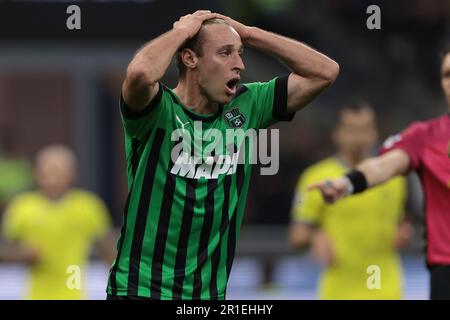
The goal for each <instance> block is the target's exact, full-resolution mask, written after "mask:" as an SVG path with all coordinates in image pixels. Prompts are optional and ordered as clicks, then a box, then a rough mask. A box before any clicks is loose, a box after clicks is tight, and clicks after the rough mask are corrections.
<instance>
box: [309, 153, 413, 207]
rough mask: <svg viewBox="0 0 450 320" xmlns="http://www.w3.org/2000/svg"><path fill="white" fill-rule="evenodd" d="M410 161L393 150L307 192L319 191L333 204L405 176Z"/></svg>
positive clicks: (310, 188)
mask: <svg viewBox="0 0 450 320" xmlns="http://www.w3.org/2000/svg"><path fill="white" fill-rule="evenodd" d="M410 161H411V160H410V158H409V156H408V154H407V153H406V152H405V151H403V150H401V149H394V150H391V151H388V152H386V153H385V154H383V155H381V156H378V157H375V158H370V159H367V160H364V161H363V162H361V164H359V165H358V166H357V167H356V170H354V171H352V172H350V173H348V174H346V175H345V176H343V177H341V178H339V179H336V180H325V181H322V182H319V183H316V184H313V185H311V186H309V187H308V190H313V189H319V190H320V191H321V193H322V196H323V198H324V199H325V201H326V202H328V203H334V202H336V201H337V200H339V199H341V198H343V197H345V196H347V195H351V194H355V193H359V192H362V191H364V190H365V189H367V188H371V187H374V186H377V185H379V184H382V183H385V182H387V181H388V180H389V179H391V178H393V177H395V176H397V175H401V174H406V173H407V172H408V171H409V167H410Z"/></svg>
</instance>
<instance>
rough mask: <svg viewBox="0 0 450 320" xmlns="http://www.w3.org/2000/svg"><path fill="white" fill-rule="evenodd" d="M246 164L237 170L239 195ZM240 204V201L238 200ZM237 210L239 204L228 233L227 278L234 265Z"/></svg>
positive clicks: (239, 166) (240, 165)
mask: <svg viewBox="0 0 450 320" xmlns="http://www.w3.org/2000/svg"><path fill="white" fill-rule="evenodd" d="M244 174H245V173H244V165H243V164H239V165H238V168H237V171H236V185H237V194H238V197H239V196H240V195H241V190H242V185H243V184H244ZM238 204H239V201H238ZM237 210H238V205H236V208H235V209H234V212H233V218H232V219H231V222H230V228H229V233H228V244H227V279H228V278H229V277H230V272H231V266H232V265H233V259H234V254H235V251H236V235H237V226H236V222H237V215H238V214H237Z"/></svg>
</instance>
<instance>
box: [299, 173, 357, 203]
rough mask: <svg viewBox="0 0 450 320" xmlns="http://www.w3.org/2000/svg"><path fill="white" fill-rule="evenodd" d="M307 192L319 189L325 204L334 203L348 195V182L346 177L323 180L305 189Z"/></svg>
mask: <svg viewBox="0 0 450 320" xmlns="http://www.w3.org/2000/svg"><path fill="white" fill-rule="evenodd" d="M306 189H307V190H308V191H311V190H314V189H319V190H320V192H321V193H322V196H323V199H324V200H325V202H326V203H335V202H336V201H338V200H339V199H342V198H344V197H345V196H347V195H348V194H350V181H349V180H348V178H347V177H341V178H338V179H335V180H324V181H321V182H318V183H315V184H312V185H310V186H308V187H307V188H306Z"/></svg>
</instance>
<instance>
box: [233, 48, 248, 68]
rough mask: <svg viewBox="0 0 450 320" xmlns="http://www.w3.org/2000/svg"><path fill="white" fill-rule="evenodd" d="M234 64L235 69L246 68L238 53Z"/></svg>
mask: <svg viewBox="0 0 450 320" xmlns="http://www.w3.org/2000/svg"><path fill="white" fill-rule="evenodd" d="M233 66H234V67H233V70H237V71H239V72H240V71H243V70H245V65H244V61H243V60H242V57H241V56H240V55H239V54H237V53H236V58H235V59H234V63H233Z"/></svg>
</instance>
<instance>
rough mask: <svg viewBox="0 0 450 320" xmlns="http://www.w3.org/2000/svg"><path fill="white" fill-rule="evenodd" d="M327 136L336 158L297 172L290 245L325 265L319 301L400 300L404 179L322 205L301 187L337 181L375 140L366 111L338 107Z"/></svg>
mask: <svg viewBox="0 0 450 320" xmlns="http://www.w3.org/2000/svg"><path fill="white" fill-rule="evenodd" d="M339 118H340V119H339V124H338V126H337V127H336V129H335V130H334V132H333V137H332V138H333V142H334V143H335V144H336V146H337V154H336V156H334V157H330V158H327V159H325V160H323V161H320V162H319V163H317V164H315V165H313V166H311V167H309V168H308V169H307V170H305V171H304V173H303V174H302V176H301V178H300V180H299V183H298V186H297V190H296V199H295V201H294V206H293V211H292V220H293V222H292V223H291V226H290V233H289V237H290V242H291V244H292V245H293V246H294V247H295V248H302V247H304V246H306V245H309V244H310V245H311V249H312V251H313V253H314V255H315V256H316V257H317V258H318V260H319V261H320V262H321V263H323V265H324V266H325V268H324V272H323V275H322V277H321V280H320V285H319V296H320V298H322V299H400V298H401V297H402V271H401V264H400V260H399V256H398V255H397V252H396V250H397V248H398V247H400V246H401V245H402V244H404V243H406V241H407V239H408V238H409V237H410V235H411V226H410V225H409V224H406V223H405V222H402V218H403V212H404V203H405V196H406V183H405V180H404V178H396V179H393V180H391V181H390V182H389V183H386V184H384V185H382V186H379V187H377V188H374V189H373V190H372V191H371V192H366V193H364V194H361V195H359V196H355V197H351V198H348V199H345V200H343V201H341V202H339V203H338V204H335V205H327V204H326V203H325V201H324V200H323V199H322V196H321V194H320V192H319V191H318V190H314V191H306V187H307V186H309V185H311V184H313V183H316V182H318V181H321V180H323V179H324V178H330V177H331V178H332V177H340V176H341V175H343V174H344V173H345V172H347V171H349V170H350V169H351V168H352V167H353V166H354V165H356V164H357V163H359V162H360V161H361V160H363V159H364V158H367V157H369V155H370V152H371V149H372V148H373V147H374V144H375V142H376V140H377V130H376V124H375V115H374V112H373V110H372V109H371V107H370V106H369V105H367V104H364V103H357V104H354V105H349V106H347V107H345V108H343V109H342V110H341V112H340V117H339Z"/></svg>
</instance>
